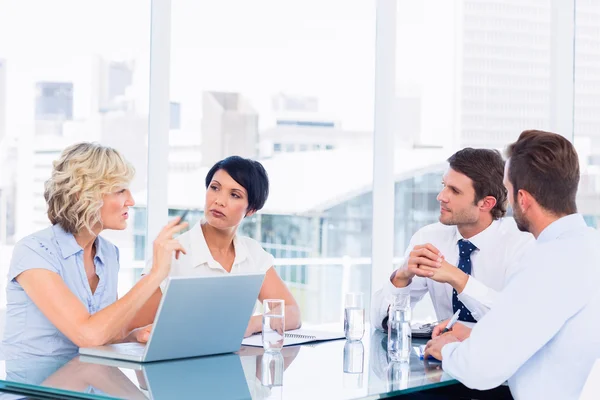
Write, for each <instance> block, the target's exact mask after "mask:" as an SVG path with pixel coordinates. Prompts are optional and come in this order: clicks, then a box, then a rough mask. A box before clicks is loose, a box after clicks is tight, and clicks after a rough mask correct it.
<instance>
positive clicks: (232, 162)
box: [205, 156, 269, 211]
mask: <svg viewBox="0 0 600 400" xmlns="http://www.w3.org/2000/svg"><path fill="white" fill-rule="evenodd" d="M221 169H222V170H223V171H225V172H227V173H228V174H229V176H231V177H232V178H233V180H234V181H236V182H237V183H239V184H240V185H242V187H243V188H244V189H246V192H247V193H248V210H249V211H258V210H260V209H261V208H263V206H264V205H265V202H266V201H267V197H269V176H268V175H267V171H265V168H264V167H263V166H262V164H261V163H259V162H258V161H254V160H250V159H248V158H242V157H239V156H231V157H227V158H225V159H223V160H221V161H219V162H217V163H216V164H215V165H213V167H212V168H211V169H210V171H208V174H206V182H205V183H206V187H207V188H208V185H210V182H211V181H212V179H213V176H214V175H215V173H216V172H217V171H219V170H221Z"/></svg>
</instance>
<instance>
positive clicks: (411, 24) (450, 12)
mask: <svg viewBox="0 0 600 400" xmlns="http://www.w3.org/2000/svg"><path fill="white" fill-rule="evenodd" d="M566 3H567V2H554V1H551V0H527V1H523V2H520V3H519V4H522V5H523V6H522V7H515V6H514V3H513V2H508V1H507V2H493V3H492V2H488V1H485V0H465V1H463V2H452V1H451V2H448V1H444V0H426V1H424V2H413V1H409V0H401V1H399V2H398V3H397V4H398V10H397V11H398V13H397V15H398V20H397V21H398V24H397V36H396V37H397V43H396V57H397V63H396V82H395V85H394V87H395V88H396V94H397V96H398V98H399V99H401V101H399V103H398V106H399V107H401V108H402V109H401V110H399V111H398V113H397V115H398V118H401V117H402V116H404V120H398V121H395V126H398V127H399V129H398V132H397V134H398V137H399V138H400V140H397V146H398V142H399V143H403V145H402V144H400V148H399V149H398V151H399V152H400V154H402V155H403V156H399V157H398V156H397V157H396V160H397V161H396V172H397V173H398V174H399V176H401V178H399V179H398V180H397V181H396V184H395V187H396V197H395V204H396V211H395V243H394V247H395V249H394V254H395V255H396V256H398V257H402V256H403V254H404V251H405V250H406V246H407V245H408V242H409V240H410V238H411V236H412V234H414V232H415V231H416V230H417V229H419V228H421V227H423V226H424V225H426V224H429V223H433V222H436V221H437V220H438V217H439V215H438V214H439V204H438V203H437V200H436V195H437V193H438V192H439V190H440V178H441V175H442V174H443V172H444V170H445V168H446V162H445V160H446V159H447V158H448V157H449V156H450V155H451V154H453V153H454V152H455V151H456V150H458V149H461V148H463V147H468V146H470V147H485V148H496V149H500V150H503V149H504V148H505V147H506V146H507V145H508V144H509V143H511V142H513V141H515V140H516V139H517V138H518V136H519V134H520V133H521V132H522V131H523V130H525V129H542V130H552V129H553V118H552V117H553V111H552V110H553V106H554V104H555V103H553V102H555V101H556V97H557V93H558V91H557V85H559V82H561V80H562V79H564V80H566V81H567V82H568V80H572V79H573V77H572V76H559V75H557V72H556V71H557V70H558V69H557V68H555V65H553V64H552V62H553V60H559V59H561V58H562V57H557V56H556V52H557V51H559V50H558V48H557V47H556V46H557V43H558V42H563V41H566V42H569V41H572V40H573V38H557V37H556V35H557V32H559V31H560V30H559V29H557V24H558V22H557V21H558V20H557V19H556V15H555V13H553V7H554V6H556V5H557V4H563V5H564V4H566ZM576 5H577V17H576V21H577V26H576V32H577V34H578V36H577V37H576V39H577V41H576V45H575V52H576V54H575V67H576V73H575V85H576V87H575V96H576V107H575V133H576V137H575V144H576V145H577V144H578V142H580V146H578V148H579V150H580V152H581V151H585V153H580V154H581V155H583V156H584V157H583V159H587V160H590V158H589V157H588V158H586V157H587V156H590V155H592V154H599V153H598V151H599V150H600V147H599V146H600V136H598V132H600V130H599V129H600V119H599V118H600V117H599V116H598V115H599V114H598V113H597V112H595V113H588V111H589V110H592V109H595V108H597V103H598V99H599V96H600V90H598V88H597V87H595V86H594V85H595V84H596V83H597V82H600V81H599V80H598V77H597V74H598V73H600V63H599V62H598V60H600V36H599V35H598V32H597V26H598V23H600V19H599V18H600V17H599V15H600V8H599V6H598V5H596V3H595V2H594V1H592V0H588V1H581V2H580V1H577V2H576ZM432 10H435V12H433V11H432ZM450 16H454V17H450ZM561 32H562V31H561ZM565 32H566V30H565ZM423 49H427V51H423ZM557 62H558V61H557ZM568 62H569V61H568V60H567V63H568ZM449 66H453V67H452V68H450V67H449ZM407 113H408V114H409V115H410V117H409V118H406V114H407ZM415 117H416V120H415ZM558 133H561V134H563V135H565V136H568V137H569V138H570V136H571V132H558ZM402 147H403V148H402ZM412 157H414V158H415V160H414V161H413V158H412ZM421 160H422V161H421ZM592 171H595V167H594V166H593V165H588V166H587V168H585V169H582V185H581V187H580V192H579V194H580V199H579V200H580V201H579V203H580V209H581V211H582V212H583V213H584V214H586V218H588V221H597V220H598V219H597V218H598V217H597V216H598V210H599V209H600V208H599V207H598V199H599V198H600V196H598V194H599V193H600V186H599V185H598V182H599V181H598V179H597V177H598V176H597V175H596V174H597V171H596V172H594V173H592ZM414 317H415V318H416V319H424V318H427V319H432V318H435V314H434V313H433V310H432V308H430V307H424V306H421V307H420V308H419V309H418V310H416V312H415V314H414Z"/></svg>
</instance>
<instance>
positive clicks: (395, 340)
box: [387, 296, 412, 362]
mask: <svg viewBox="0 0 600 400" xmlns="http://www.w3.org/2000/svg"><path fill="white" fill-rule="evenodd" d="M410 319H411V308H410V297H409V296H397V297H396V298H395V299H394V301H393V302H392V304H390V309H389V312H388V343H387V351H388V357H389V359H390V361H400V362H408V361H409V359H410V351H411V346H412V330H411V327H410Z"/></svg>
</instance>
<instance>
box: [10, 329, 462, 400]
mask: <svg viewBox="0 0 600 400" xmlns="http://www.w3.org/2000/svg"><path fill="white" fill-rule="evenodd" d="M419 343H425V341H423V340H418V339H414V340H413V345H418V344H419ZM386 344H387V337H386V335H384V334H383V333H381V332H372V333H370V332H365V337H364V338H363V340H362V341H360V342H346V341H345V340H336V341H329V342H321V343H317V344H305V345H301V346H294V347H285V348H284V349H283V350H282V352H281V354H280V355H271V354H270V353H265V352H264V351H263V349H262V348H257V347H246V346H243V347H242V348H241V349H240V351H239V352H237V353H232V354H225V355H219V356H210V357H198V358H190V359H184V360H176V361H165V362H154V363H146V364H137V363H131V362H121V361H113V360H107V359H100V358H95V357H85V356H79V355H73V356H70V357H53V358H50V357H41V358H40V357H38V358H20V359H8V360H3V361H0V392H1V393H0V399H18V398H57V397H60V398H84V399H105V398H122V399H176V398H211V399H319V398H335V399H361V398H369V399H377V398H386V397H390V396H395V395H401V394H404V393H410V392H414V391H420V390H426V389H431V388H434V387H440V386H446V385H452V384H456V383H457V381H456V380H454V379H453V378H452V377H451V376H449V375H448V374H445V373H444V372H443V371H442V369H441V364H440V363H437V362H424V361H422V360H419V358H418V357H417V356H416V354H415V353H414V352H413V353H412V355H411V360H410V363H408V364H406V363H405V364H400V363H390V362H388V358H387V349H386ZM4 358H6V357H4Z"/></svg>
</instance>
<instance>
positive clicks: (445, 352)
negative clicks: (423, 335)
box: [442, 342, 460, 374]
mask: <svg viewBox="0 0 600 400" xmlns="http://www.w3.org/2000/svg"><path fill="white" fill-rule="evenodd" d="M458 346H460V342H453V343H448V344H447V345H445V346H444V347H442V369H443V370H444V371H446V372H448V373H449V374H452V362H451V361H450V357H451V356H452V353H454V350H456V349H457V348H458Z"/></svg>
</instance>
